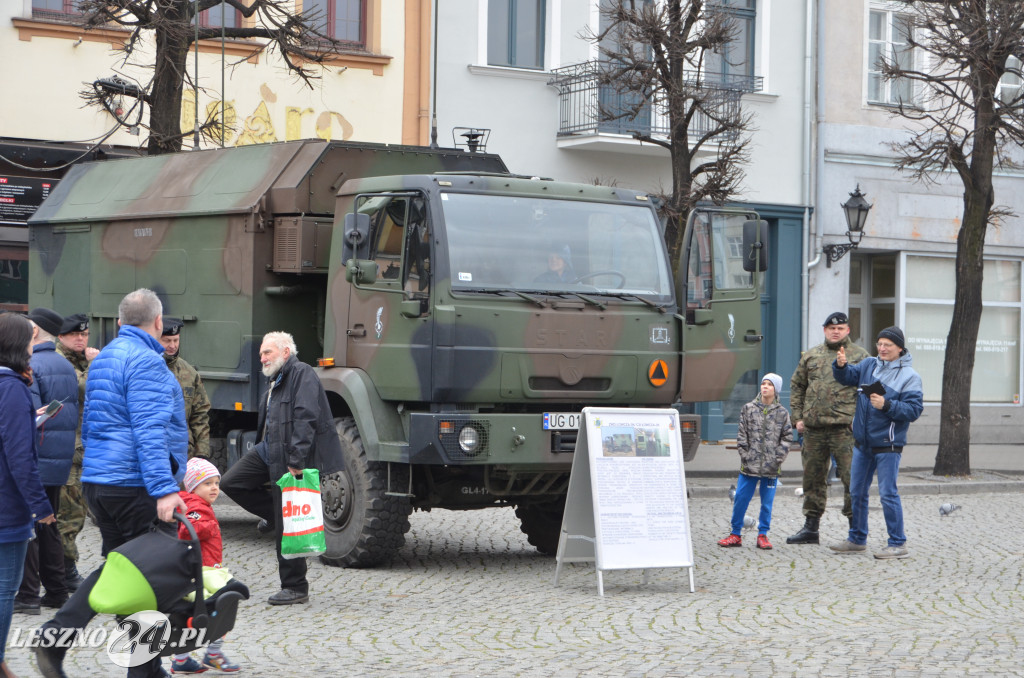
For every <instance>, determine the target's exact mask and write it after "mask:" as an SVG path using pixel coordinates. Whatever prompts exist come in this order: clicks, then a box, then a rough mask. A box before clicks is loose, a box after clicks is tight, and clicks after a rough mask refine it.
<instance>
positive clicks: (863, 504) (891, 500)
mask: <svg viewBox="0 0 1024 678" xmlns="http://www.w3.org/2000/svg"><path fill="white" fill-rule="evenodd" d="M876 347H877V348H878V357H877V358H865V359H864V360H862V361H861V362H859V363H857V364H856V365H849V364H847V361H846V352H845V351H844V350H843V349H842V348H840V349H839V353H838V354H837V355H836V359H835V362H833V363H832V374H833V376H835V378H836V381H838V382H839V383H841V384H846V385H847V386H858V387H859V388H858V392H857V410H856V412H855V413H854V415H853V440H854V447H853V464H852V466H851V468H850V499H851V504H852V507H853V518H852V520H851V521H850V535H849V537H848V538H847V539H846V541H841V542H838V543H835V544H831V545H830V546H829V548H830V549H832V550H833V551H835V552H836V553H857V552H860V551H865V550H867V539H868V488H870V487H871V478H872V477H873V476H874V475H875V472H876V471H877V472H878V495H879V497H880V498H881V500H882V515H884V516H885V526H886V528H887V529H888V530H889V543H888V545H887V546H886V547H885V548H884V549H882V550H881V551H879V552H877V553H875V558H878V559H880V560H885V559H890V558H906V557H907V555H909V554H908V552H907V547H906V543H907V536H906V535H905V534H904V532H903V504H902V503H901V502H900V493H899V490H898V489H896V477H897V476H898V475H899V470H900V457H901V456H902V455H903V446H904V445H906V444H907V429H908V428H910V422H912V421H917V418H918V417H920V416H921V411H922V410H923V409H924V394H923V388H922V386H921V377H920V375H918V373H917V372H915V371H914V368H913V367H911V364H912V362H913V361H912V360H911V357H910V354H909V353H907V349H906V340H905V339H904V337H903V330H901V329H900V328H898V327H886V328H885V329H884V330H882V331H881V332H879V333H878V343H877V344H876Z"/></svg>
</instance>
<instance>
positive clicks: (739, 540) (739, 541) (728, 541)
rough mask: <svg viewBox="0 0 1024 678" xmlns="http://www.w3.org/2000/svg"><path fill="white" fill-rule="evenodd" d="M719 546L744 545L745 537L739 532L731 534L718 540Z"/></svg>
mask: <svg viewBox="0 0 1024 678" xmlns="http://www.w3.org/2000/svg"><path fill="white" fill-rule="evenodd" d="M718 545H719V546H743V537H741V536H739V535H738V534H730V535H729V536H728V537H726V538H725V539H722V540H720V541H719V542H718Z"/></svg>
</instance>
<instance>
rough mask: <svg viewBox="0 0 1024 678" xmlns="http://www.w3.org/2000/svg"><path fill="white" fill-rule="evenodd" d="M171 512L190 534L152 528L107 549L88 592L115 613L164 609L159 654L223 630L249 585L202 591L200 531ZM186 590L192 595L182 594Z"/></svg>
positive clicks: (97, 606) (94, 602) (101, 608)
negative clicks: (165, 629)
mask: <svg viewBox="0 0 1024 678" xmlns="http://www.w3.org/2000/svg"><path fill="white" fill-rule="evenodd" d="M174 518H175V520H177V521H178V522H179V523H181V524H182V525H184V526H185V528H186V529H187V530H188V533H189V536H190V539H189V540H183V539H178V538H177V536H176V535H171V534H169V533H168V532H167V531H165V530H164V529H154V530H152V531H150V532H149V533H147V534H144V535H142V536H140V537H137V538H135V539H133V540H131V541H130V542H128V543H126V544H122V545H121V546H119V547H117V548H116V549H114V550H112V551H111V552H110V553H109V554H107V562H106V563H105V564H104V566H103V572H102V573H101V574H100V579H99V580H98V581H97V582H96V586H95V587H93V590H92V592H91V593H90V595H89V604H90V605H91V606H92V608H93V609H94V610H95V611H96V612H100V613H112V614H115V615H116V616H117V617H118V618H119V619H123V618H125V617H127V616H129V615H131V614H134V613H135V612H139V611H142V610H157V611H159V612H162V613H164V614H165V615H167V619H168V621H169V622H170V624H171V632H170V635H169V636H167V638H168V642H167V644H166V645H165V646H164V647H163V649H162V650H161V651H160V656H161V657H166V656H169V655H172V654H183V653H185V652H191V651H193V650H195V649H196V648H198V647H202V646H204V645H207V644H209V643H210V642H212V641H214V640H216V639H218V638H220V637H221V636H223V635H225V634H226V633H228V632H229V631H230V630H231V629H232V628H234V626H235V617H236V616H237V614H238V604H239V603H240V602H241V601H242V600H243V599H248V598H249V588H248V587H247V586H246V585H245V584H243V583H242V582H240V581H238V580H237V579H230V580H229V581H228V583H227V584H226V585H225V586H223V587H221V588H220V589H218V590H217V592H216V593H214V594H213V595H211V596H209V597H206V596H205V590H204V589H203V560H202V553H201V549H200V545H199V537H198V536H197V535H196V531H195V528H193V527H192V523H191V522H189V520H188V518H186V517H185V516H183V515H182V514H181V513H179V512H177V511H175V512H174ZM105 575H106V576H105ZM190 592H194V594H195V598H194V600H192V601H188V600H185V596H186V595H188V594H189V593H190ZM189 629H190V630H189Z"/></svg>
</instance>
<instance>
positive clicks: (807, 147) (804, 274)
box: [800, 0, 821, 348]
mask: <svg viewBox="0 0 1024 678" xmlns="http://www.w3.org/2000/svg"><path fill="white" fill-rule="evenodd" d="M817 4H818V3H817V1H816V0H806V2H805V10H806V12H805V14H806V16H805V19H804V26H805V29H804V121H803V127H804V129H803V138H804V139H803V141H804V148H803V150H804V160H803V177H802V180H801V183H802V191H801V199H802V201H803V203H804V218H803V258H802V261H806V262H807V264H806V266H805V267H804V269H803V270H802V271H801V272H800V346H801V348H805V347H806V346H807V315H808V312H809V311H808V306H809V298H810V269H812V268H813V267H814V266H816V265H817V264H818V262H819V261H820V260H821V249H820V248H819V247H818V246H817V244H818V243H820V242H821V238H820V235H819V237H818V238H817V239H816V240H815V242H814V244H813V246H812V242H811V206H812V205H815V206H816V205H817V204H818V202H817V201H816V200H814V201H812V195H815V190H816V188H817V184H818V183H819V181H818V180H820V176H821V175H820V173H819V172H816V171H814V170H815V165H816V157H815V151H816V149H817V148H819V147H820V138H817V139H816V138H815V137H816V136H817V137H820V131H819V130H820V125H818V124H816V123H820V110H819V109H817V108H816V105H815V104H816V101H815V95H816V89H817V87H819V86H820V82H821V81H820V73H819V77H818V79H817V81H816V80H815V73H816V71H815V64H817V68H818V69H819V70H820V68H821V60H820V54H821V52H820V51H817V49H816V47H818V46H820V45H817V44H816V43H818V42H820V40H821V8H820V6H819V7H816V5H817ZM816 10H817V11H816ZM816 38H817V40H816ZM816 57H818V58H816ZM817 101H819V102H820V101H821V99H820V98H818V99H817ZM816 118H817V119H816ZM815 141H817V142H818V143H815ZM820 222H821V220H820V219H819V218H818V215H817V214H815V215H814V223H815V225H816V226H818V228H819V230H820ZM811 252H817V254H816V256H815V258H814V260H813V261H808V259H810V256H811Z"/></svg>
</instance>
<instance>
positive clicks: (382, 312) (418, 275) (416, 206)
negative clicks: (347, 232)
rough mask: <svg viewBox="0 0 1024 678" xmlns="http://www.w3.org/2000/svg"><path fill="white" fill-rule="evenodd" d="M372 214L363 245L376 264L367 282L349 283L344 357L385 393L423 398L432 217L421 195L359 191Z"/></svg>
mask: <svg viewBox="0 0 1024 678" xmlns="http://www.w3.org/2000/svg"><path fill="white" fill-rule="evenodd" d="M356 210H357V211H358V212H360V213H363V214H368V215H369V217H370V232H369V234H368V237H367V247H368V250H366V251H364V252H365V253H364V252H361V253H360V255H359V258H363V257H364V256H365V257H366V258H368V259H371V260H373V261H375V262H376V264H377V276H376V280H374V282H372V283H370V284H368V285H353V287H352V292H351V297H350V303H349V318H348V327H347V332H346V333H347V361H346V362H347V364H348V365H349V366H352V367H359V368H362V369H363V370H365V371H366V372H368V373H369V374H370V377H371V379H372V380H373V382H374V384H376V385H377V388H378V391H379V393H380V395H381V397H383V398H384V399H386V400H424V399H426V397H427V395H426V394H429V392H430V373H431V372H430V356H431V346H432V343H433V319H432V317H431V306H430V294H431V283H432V280H431V259H432V257H431V238H430V223H429V220H428V218H427V210H426V209H425V204H424V200H423V198H422V196H420V195H419V194H383V195H372V196H371V195H361V196H359V198H358V199H357V201H356Z"/></svg>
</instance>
